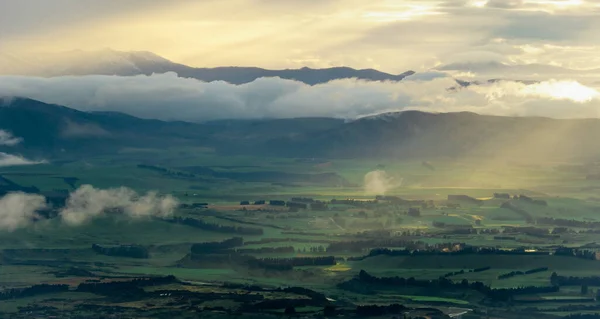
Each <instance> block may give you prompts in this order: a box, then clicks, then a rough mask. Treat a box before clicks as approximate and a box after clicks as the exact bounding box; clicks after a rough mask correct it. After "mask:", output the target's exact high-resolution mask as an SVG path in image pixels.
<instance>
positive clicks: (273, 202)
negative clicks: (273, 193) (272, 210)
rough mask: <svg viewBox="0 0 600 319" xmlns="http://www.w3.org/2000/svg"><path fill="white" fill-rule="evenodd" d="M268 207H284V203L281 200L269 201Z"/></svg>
mask: <svg viewBox="0 0 600 319" xmlns="http://www.w3.org/2000/svg"><path fill="white" fill-rule="evenodd" d="M269 205H271V206H285V201H283V200H271V201H269Z"/></svg>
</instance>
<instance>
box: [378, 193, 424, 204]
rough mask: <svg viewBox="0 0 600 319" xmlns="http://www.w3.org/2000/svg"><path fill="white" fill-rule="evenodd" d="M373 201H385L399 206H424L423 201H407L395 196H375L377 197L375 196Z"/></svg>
mask: <svg viewBox="0 0 600 319" xmlns="http://www.w3.org/2000/svg"><path fill="white" fill-rule="evenodd" d="M375 199H376V200H378V201H386V202H390V203H391V204H395V205H401V206H421V205H423V204H425V201H424V200H407V199H402V198H400V197H397V196H384V195H377V196H375Z"/></svg>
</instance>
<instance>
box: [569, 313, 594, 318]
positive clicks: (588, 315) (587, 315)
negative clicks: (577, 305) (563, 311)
mask: <svg viewBox="0 0 600 319" xmlns="http://www.w3.org/2000/svg"><path fill="white" fill-rule="evenodd" d="M563 319H600V313H574V314H570V315H568V316H565V317H563Z"/></svg>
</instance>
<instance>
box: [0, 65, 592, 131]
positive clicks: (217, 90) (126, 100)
mask: <svg viewBox="0 0 600 319" xmlns="http://www.w3.org/2000/svg"><path fill="white" fill-rule="evenodd" d="M456 87H457V83H456V82H455V80H454V79H453V78H451V77H449V76H447V75H445V74H444V73H440V72H429V73H422V74H419V73H417V74H416V75H414V76H411V77H408V78H407V79H405V80H404V81H401V82H367V81H361V80H356V79H346V80H335V81H331V82H328V83H325V84H320V85H315V86H309V85H306V84H303V83H301V82H297V81H292V80H283V79H280V78H260V79H258V80H256V81H254V82H251V83H248V84H243V85H232V84H229V83H225V82H210V83H206V82H202V81H198V80H195V79H186V78H180V77H178V76H177V75H176V74H175V73H165V74H154V75H151V76H145V75H140V76H132V77H121V76H100V75H91V76H80V77H78V76H66V77H55V78H39V77H24V76H0V96H8V97H11V96H21V97H29V98H33V99H38V100H41V101H44V102H47V103H55V104H60V105H65V106H68V107H72V108H76V109H79V110H83V111H117V112H123V113H127V114H130V115H134V116H137V117H142V118H152V119H162V120H185V121H197V122H202V121H207V120H215V119H235V118H241V119H246V118H293V117H337V118H345V119H353V118H357V117H361V116H365V115H372V114H379V113H383V112H389V111H401V110H409V109H411V110H422V111H430V112H455V111H471V112H475V113H479V114H493V115H509V116H548V117H556V118H573V117H598V116H599V112H598V110H599V109H600V108H599V107H600V94H599V93H598V91H597V90H596V88H594V87H588V86H585V85H583V84H581V83H579V82H577V81H573V80H569V79H562V80H548V81H545V82H541V83H536V84H531V85H526V84H523V83H519V82H512V81H499V82H495V83H488V84H482V85H472V86H469V87H468V88H459V89H458V90H449V88H456ZM552 102H560V103H558V105H557V106H553V107H552V108H549V107H547V105H548V104H549V103H552ZM556 104H557V103H554V105H556ZM97 133H98V132H97Z"/></svg>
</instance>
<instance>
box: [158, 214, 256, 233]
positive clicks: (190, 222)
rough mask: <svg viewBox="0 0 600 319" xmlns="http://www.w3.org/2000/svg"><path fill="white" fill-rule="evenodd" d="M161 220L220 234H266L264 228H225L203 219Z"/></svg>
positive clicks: (179, 218) (176, 218)
mask: <svg viewBox="0 0 600 319" xmlns="http://www.w3.org/2000/svg"><path fill="white" fill-rule="evenodd" d="M161 220H163V221H166V222H169V223H175V224H182V225H187V226H191V227H195V228H200V229H202V230H208V231H214V232H220V233H234V234H240V235H262V234H263V233H264V231H263V229H262V228H252V227H243V226H225V225H218V224H212V223H207V222H205V221H203V220H201V219H195V218H191V217H186V218H183V217H174V218H162V219H161Z"/></svg>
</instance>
